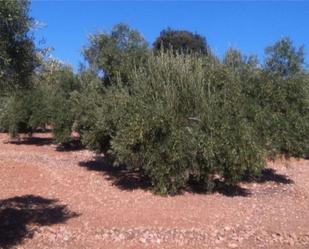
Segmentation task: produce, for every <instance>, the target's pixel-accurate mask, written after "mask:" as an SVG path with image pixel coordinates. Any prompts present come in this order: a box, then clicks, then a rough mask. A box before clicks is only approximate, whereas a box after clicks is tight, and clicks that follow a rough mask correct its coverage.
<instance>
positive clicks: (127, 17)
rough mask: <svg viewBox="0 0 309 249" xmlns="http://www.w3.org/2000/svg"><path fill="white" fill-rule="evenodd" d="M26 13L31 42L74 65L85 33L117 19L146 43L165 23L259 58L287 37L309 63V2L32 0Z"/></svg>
mask: <svg viewBox="0 0 309 249" xmlns="http://www.w3.org/2000/svg"><path fill="white" fill-rule="evenodd" d="M30 14H31V16H32V17H34V18H35V19H36V20H37V21H39V22H40V23H41V24H42V25H41V26H42V27H41V28H39V29H36V30H35V33H34V34H35V39H36V42H37V43H38V44H39V42H40V41H41V40H43V39H44V40H45V41H46V42H45V45H44V46H51V47H53V48H54V49H55V50H54V52H53V53H52V55H53V56H54V57H56V58H58V59H60V60H61V61H63V62H65V63H70V64H72V65H73V67H74V68H75V69H77V68H78V65H79V63H80V62H83V56H82V54H81V51H82V48H83V47H84V46H85V45H86V44H87V36H88V35H89V34H91V33H94V32H97V31H110V30H111V28H112V26H113V25H114V24H116V23H119V22H123V23H127V24H129V25H130V26H131V27H133V28H135V29H138V30H139V31H140V32H141V33H142V34H143V36H144V37H145V39H146V40H147V41H148V42H149V45H151V44H152V43H153V41H154V40H155V38H156V37H157V36H158V35H159V33H160V31H161V30H162V29H164V28H166V27H171V28H175V29H186V30H190V31H193V32H197V33H199V34H202V35H203V36H205V37H206V39H207V42H208V44H209V45H210V47H211V48H212V50H213V51H214V52H215V53H216V54H217V55H218V56H219V57H220V58H222V56H223V55H224V52H225V51H226V50H227V49H228V48H229V47H234V48H238V49H240V50H241V51H243V52H244V53H245V54H257V55H258V56H259V58H260V60H263V58H264V48H265V47H266V46H268V45H270V44H272V43H274V42H275V41H276V40H278V39H280V38H282V37H285V36H289V37H290V38H291V39H292V40H293V41H294V44H295V45H296V46H300V45H302V44H303V45H305V51H306V63H307V65H308V63H309V58H308V53H309V1H235V2H234V1H102V0H101V1H86V0H84V1H81V0H75V1H74V0H71V1H69V0H67V1H59V0H57V1H56V0H54V1H52V0H50V1H43V0H40V1H39V0H33V1H32V3H31V12H30ZM41 46H42V45H41Z"/></svg>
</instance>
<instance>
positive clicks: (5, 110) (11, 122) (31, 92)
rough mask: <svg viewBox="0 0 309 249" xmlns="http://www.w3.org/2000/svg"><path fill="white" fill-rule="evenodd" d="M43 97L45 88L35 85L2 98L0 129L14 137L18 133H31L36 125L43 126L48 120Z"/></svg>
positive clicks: (45, 102)
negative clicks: (32, 87)
mask: <svg viewBox="0 0 309 249" xmlns="http://www.w3.org/2000/svg"><path fill="white" fill-rule="evenodd" d="M45 97H46V95H45V89H43V88H41V87H40V86H39V85H37V86H36V88H34V89H23V90H19V91H18V92H16V93H14V94H12V95H11V96H9V97H5V98H2V103H1V104H0V105H1V107H0V110H1V109H2V110H1V113H0V127H1V129H2V130H4V131H8V132H9V133H10V134H11V136H12V137H16V136H17V135H18V134H19V133H32V131H33V130H34V129H36V128H37V127H39V126H43V127H44V125H45V123H46V122H47V120H48V112H47V110H46V106H47V100H46V98H45Z"/></svg>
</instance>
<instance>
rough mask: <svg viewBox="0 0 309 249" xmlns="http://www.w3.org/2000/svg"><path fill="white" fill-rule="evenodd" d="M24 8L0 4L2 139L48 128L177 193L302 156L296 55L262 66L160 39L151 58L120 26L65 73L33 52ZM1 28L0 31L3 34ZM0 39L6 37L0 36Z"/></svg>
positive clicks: (306, 91) (270, 50)
mask: <svg viewBox="0 0 309 249" xmlns="http://www.w3.org/2000/svg"><path fill="white" fill-rule="evenodd" d="M28 7H29V2H27V1H22V0H15V1H5V0H0V22H1V25H0V28H1V37H0V42H1V43H0V52H1V53H0V56H1V57H0V87H1V88H0V90H1V92H0V129H1V130H2V131H8V132H10V134H11V135H12V136H18V134H19V133H22V132H30V133H31V132H32V131H34V130H35V129H37V128H38V127H44V126H45V125H46V124H50V125H51V126H52V129H53V134H54V137H55V140H56V141H57V142H59V143H64V144H69V143H70V142H71V140H72V137H71V134H72V132H73V131H76V132H78V133H79V134H80V138H79V139H80V142H81V143H82V144H83V145H84V146H86V147H88V148H90V149H93V150H96V151H98V152H105V153H107V154H109V155H110V156H111V157H112V158H113V161H114V165H115V167H117V166H119V165H121V166H122V167H127V168H129V169H132V170H138V171H140V173H141V174H144V175H146V176H148V177H149V178H150V179H151V182H152V184H153V187H154V189H155V191H157V192H159V193H161V194H175V193H177V192H178V191H179V190H181V189H182V188H183V187H185V186H186V184H187V183H188V181H189V180H195V181H197V182H199V183H201V184H202V185H203V186H205V188H206V189H209V188H211V187H213V186H214V183H215V182H216V181H218V180H219V181H220V182H223V183H225V184H236V183H237V182H238V181H240V180H242V179H243V178H244V177H248V176H257V175H259V173H260V172H261V169H263V167H264V166H265V164H266V159H267V158H269V157H272V158H275V157H276V156H278V155H286V156H299V157H300V156H307V155H308V152H309V147H308V144H309V133H308V128H309V75H308V71H307V70H306V69H305V66H304V49H303V47H300V48H296V47H295V46H294V45H293V43H292V41H291V40H290V39H288V38H284V39H281V40H279V41H278V42H276V43H275V44H273V45H272V46H269V47H267V48H266V50H265V52H266V60H265V62H264V63H259V62H258V60H257V57H256V56H244V55H243V54H242V53H241V52H240V51H239V50H236V49H233V48H231V49H229V50H228V51H227V52H226V54H225V56H224V58H223V60H220V59H218V58H217V57H216V56H215V54H214V53H213V52H212V51H211V49H210V48H209V46H208V45H207V42H206V40H205V38H204V37H202V36H200V35H198V34H194V33H191V32H189V31H178V30H172V29H166V30H164V31H162V32H161V34H160V36H159V37H158V38H157V39H156V41H155V42H154V44H153V47H152V48H149V46H148V44H147V42H146V41H145V39H144V38H143V37H142V35H141V34H140V33H139V32H138V31H136V30H134V29H131V28H130V27H128V26H127V25H124V24H118V25H116V26H114V28H113V29H112V30H111V32H107V33H97V34H94V35H92V36H90V39H89V43H88V45H87V46H86V47H85V48H84V50H83V54H84V57H85V60H86V61H87V66H84V67H82V68H81V69H80V70H79V72H78V73H74V72H73V70H72V68H71V67H70V66H68V65H63V64H61V63H59V62H58V61H57V60H54V59H50V58H48V57H47V56H46V54H45V52H44V51H43V50H38V49H36V48H35V46H34V44H33V40H32V37H31V36H30V35H29V31H30V29H31V27H32V26H33V23H34V22H33V20H32V19H31V18H29V17H28ZM2 29H3V30H2ZM2 34H4V35H2Z"/></svg>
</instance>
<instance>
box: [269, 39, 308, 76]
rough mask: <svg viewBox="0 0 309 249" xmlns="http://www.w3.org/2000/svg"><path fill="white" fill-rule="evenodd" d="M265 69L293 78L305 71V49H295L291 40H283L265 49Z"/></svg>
mask: <svg viewBox="0 0 309 249" xmlns="http://www.w3.org/2000/svg"><path fill="white" fill-rule="evenodd" d="M265 52H266V54H267V58H266V65H265V68H266V70H268V71H269V72H272V73H276V74H279V75H280V76H282V77H289V76H293V75H294V74H295V73H298V72H300V71H302V70H303V65H304V58H305V56H304V47H303V46H301V47H299V48H295V47H294V46H293V43H292V41H291V40H290V39H289V38H283V39H281V40H279V41H277V42H276V43H275V44H274V45H272V46H269V47H267V48H266V49H265Z"/></svg>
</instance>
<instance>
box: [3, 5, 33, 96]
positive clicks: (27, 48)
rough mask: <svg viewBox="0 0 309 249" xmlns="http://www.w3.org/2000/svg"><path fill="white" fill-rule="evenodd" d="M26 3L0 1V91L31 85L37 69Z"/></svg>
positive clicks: (31, 22) (30, 22)
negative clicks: (33, 74)
mask: <svg viewBox="0 0 309 249" xmlns="http://www.w3.org/2000/svg"><path fill="white" fill-rule="evenodd" d="M28 12H29V1H27V0H10V1H6V0H0V34H1V35H0V90H2V91H3V90H12V88H16V87H20V86H21V87H24V86H28V85H29V84H30V78H31V75H32V72H33V70H34V68H35V66H36V56H35V47H34V43H33V40H32V38H31V37H30V36H29V30H30V27H31V26H32V24H33V20H32V18H30V17H29V15H28Z"/></svg>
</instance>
